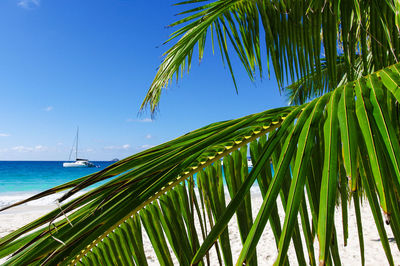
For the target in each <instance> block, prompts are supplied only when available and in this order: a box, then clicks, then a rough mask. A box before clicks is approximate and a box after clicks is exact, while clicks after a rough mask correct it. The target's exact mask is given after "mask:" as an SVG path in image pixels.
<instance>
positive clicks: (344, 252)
mask: <svg viewBox="0 0 400 266" xmlns="http://www.w3.org/2000/svg"><path fill="white" fill-rule="evenodd" d="M252 199H253V200H252V204H253V214H254V217H255V215H256V213H257V209H258V207H259V206H260V205H261V202H262V198H261V195H260V194H258V193H254V192H253V193H252ZM54 208H56V205H54V204H53V205H51V204H48V205H42V206H35V205H34V204H33V203H30V205H28V206H27V205H25V206H19V207H16V208H14V209H10V210H7V211H4V212H2V213H0V237H2V236H4V235H6V234H8V233H10V232H12V231H13V230H15V229H17V228H18V227H20V226H22V225H24V224H26V223H28V222H29V221H32V220H34V219H36V218H38V217H40V216H41V215H44V214H45V213H46V212H48V211H50V210H52V209H54ZM280 210H281V211H282V207H280ZM361 211H362V222H363V231H364V241H365V242H364V245H365V262H366V265H388V262H387V259H386V256H385V253H384V251H383V248H382V245H381V243H380V241H379V234H378V231H377V230H376V227H375V223H374V219H373V216H372V214H371V211H370V209H369V206H368V204H367V202H366V201H364V205H363V206H362V209H361ZM281 213H282V212H281ZM335 220H336V225H337V234H338V241H339V252H340V255H341V262H342V265H361V263H360V251H359V242H358V235H357V226H356V219H355V213H354V207H353V206H352V205H351V206H350V207H349V238H348V243H347V247H344V246H343V231H342V225H341V210H340V208H337V209H336V213H335ZM281 222H283V216H282V218H281ZM386 230H387V233H388V237H389V239H391V241H390V247H391V250H392V254H393V259H394V262H395V265H400V252H399V251H398V249H397V246H396V243H395V242H394V240H393V235H392V232H391V230H390V227H389V226H387V225H386ZM229 231H230V238H231V244H232V252H233V259H234V261H235V259H237V257H238V255H239V252H240V249H241V246H242V244H241V241H240V235H239V232H238V230H237V223H236V217H234V219H233V220H232V221H231V222H230V224H229ZM144 235H145V234H144ZM303 242H304V239H303ZM314 245H315V255H316V257H318V241H317V240H316V239H315V242H314ZM144 246H145V253H146V256H147V259H148V263H149V265H159V264H158V262H157V257H156V255H155V253H154V252H153V250H152V247H151V244H150V241H149V239H148V238H147V236H146V235H145V236H144ZM303 247H304V248H306V246H305V242H304V243H303ZM257 253H258V262H259V265H272V264H273V262H274V260H275V258H276V256H277V249H276V246H275V241H274V238H273V233H272V230H271V228H270V227H269V225H267V227H266V229H265V231H264V233H263V235H262V237H261V240H260V243H259V245H258V248H257ZM306 259H308V258H306ZM317 259H318V258H317ZM289 260H290V263H291V265H296V264H297V260H296V255H295V250H294V248H293V246H291V247H290V249H289ZM174 261H175V262H176V265H178V262H177V261H176V259H175V258H174ZM0 262H4V260H2V261H0ZM210 262H211V265H218V259H217V256H216V254H215V249H214V248H212V250H211V252H210Z"/></svg>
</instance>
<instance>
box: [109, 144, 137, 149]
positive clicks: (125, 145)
mask: <svg viewBox="0 0 400 266" xmlns="http://www.w3.org/2000/svg"><path fill="white" fill-rule="evenodd" d="M130 147H131V145H130V144H124V145H121V146H118V145H111V146H106V147H104V149H105V150H128V149H129V148H130Z"/></svg>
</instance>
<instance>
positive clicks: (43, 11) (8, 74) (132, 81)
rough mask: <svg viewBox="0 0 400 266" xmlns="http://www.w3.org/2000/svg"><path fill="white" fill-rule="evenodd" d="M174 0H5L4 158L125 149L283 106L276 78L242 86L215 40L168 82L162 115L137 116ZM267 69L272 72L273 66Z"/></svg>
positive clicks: (102, 154) (0, 119) (100, 156)
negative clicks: (213, 47)
mask: <svg viewBox="0 0 400 266" xmlns="http://www.w3.org/2000/svg"><path fill="white" fill-rule="evenodd" d="M173 3H174V1H166V0H149V1H131V0H114V1H111V0H108V1H106V0H97V1H92V0H85V1H81V0H80V1H78V0H2V1H0V91H1V97H0V160H66V159H68V155H69V151H70V149H71V145H72V141H73V138H74V135H75V132H76V127H77V126H79V128H80V143H79V145H80V149H79V153H80V154H81V156H83V157H88V158H89V159H90V160H109V159H112V158H115V157H117V158H123V157H126V156H128V155H131V154H134V153H137V152H139V151H141V150H143V149H146V148H148V147H151V146H154V145H157V144H160V143H162V142H165V141H168V140H171V139H173V138H176V137H178V136H180V135H182V134H185V133H187V132H189V131H191V130H194V129H196V128H199V127H201V126H204V125H207V124H209V123H212V122H216V121H221V120H227V119H233V118H237V117H241V116H244V115H247V114H251V113H255V112H260V111H264V110H267V109H270V108H274V107H279V106H283V105H285V98H284V96H281V95H280V94H279V91H278V87H277V85H276V82H275V80H274V79H273V78H271V80H268V79H267V78H264V80H263V81H262V82H261V81H259V80H258V81H256V82H255V83H252V82H251V81H250V80H249V78H248V77H247V75H246V74H245V73H244V71H243V69H242V68H241V67H240V63H239V62H238V61H237V60H233V64H234V69H235V71H236V73H237V83H238V88H239V94H236V92H235V88H234V85H233V82H232V79H231V77H230V74H229V71H228V69H227V68H224V66H223V64H222V61H221V57H220V55H219V54H218V53H217V54H215V55H212V53H211V45H210V43H208V44H209V45H208V52H207V53H206V56H205V58H204V59H203V61H202V63H201V64H200V65H199V64H198V63H197V62H194V63H193V67H192V69H191V72H190V73H189V74H185V75H184V77H183V79H180V80H179V82H178V84H176V83H175V82H173V83H172V86H171V87H169V88H168V90H167V91H165V92H164V93H163V95H162V98H161V104H160V111H159V112H158V114H157V116H156V118H155V120H153V121H152V120H151V119H149V117H150V115H149V113H148V112H147V113H143V114H141V115H140V116H138V111H139V107H140V104H141V102H142V100H143V98H144V96H145V94H146V92H147V89H148V88H149V86H150V84H151V81H152V79H153V77H154V75H155V73H156V69H157V66H158V65H159V64H160V63H161V60H162V53H163V52H164V51H165V50H166V49H167V46H164V45H162V43H163V42H164V41H165V40H166V39H167V38H168V36H169V34H171V33H172V31H173V29H171V28H166V26H167V25H168V24H170V23H172V22H174V21H175V20H176V19H177V18H179V17H176V16H175V14H176V13H178V12H179V10H181V9H179V8H177V7H174V6H172V4H173ZM265 76H267V75H265Z"/></svg>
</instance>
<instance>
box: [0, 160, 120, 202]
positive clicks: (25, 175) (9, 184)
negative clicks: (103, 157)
mask: <svg viewBox="0 0 400 266" xmlns="http://www.w3.org/2000/svg"><path fill="white" fill-rule="evenodd" d="M92 163H93V164H95V165H96V166H98V167H93V168H64V167H63V166H62V164H63V161H0V208H2V207H5V206H8V205H10V204H12V203H15V202H17V201H20V200H23V199H25V198H28V197H30V196H33V195H34V194H36V193H38V192H41V191H44V190H46V189H49V188H52V187H55V186H57V185H61V184H64V183H66V182H69V181H72V180H74V179H77V178H79V177H83V176H86V175H89V174H91V173H95V172H97V171H99V170H101V169H104V168H105V167H107V166H109V165H111V164H112V163H113V162H110V161H92ZM58 197H60V195H52V196H49V197H46V198H42V199H39V200H36V201H35V202H32V203H28V205H29V204H32V205H38V206H40V205H48V204H49V203H53V202H54V201H55V200H56V199H57V198H58Z"/></svg>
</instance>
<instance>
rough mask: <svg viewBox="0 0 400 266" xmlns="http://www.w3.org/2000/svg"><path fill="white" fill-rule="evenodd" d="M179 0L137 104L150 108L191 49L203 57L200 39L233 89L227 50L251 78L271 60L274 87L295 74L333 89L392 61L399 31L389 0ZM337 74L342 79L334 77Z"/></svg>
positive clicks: (187, 64)
mask: <svg viewBox="0 0 400 266" xmlns="http://www.w3.org/2000/svg"><path fill="white" fill-rule="evenodd" d="M339 3H340V4H339ZM180 5H181V6H188V10H187V11H184V12H182V13H181V15H182V16H184V17H183V18H182V19H180V20H179V21H177V22H175V23H173V24H172V25H171V26H174V27H178V26H180V27H181V28H179V29H177V30H176V31H175V32H174V33H172V34H171V38H170V39H169V40H168V42H174V44H173V45H172V47H171V48H169V49H168V50H167V51H166V52H165V54H164V56H165V57H164V60H163V62H162V63H161V65H160V67H159V69H158V71H157V74H156V76H155V78H154V80H153V82H152V84H151V87H150V89H149V90H148V92H147V95H146V97H145V99H144V101H143V103H142V106H141V109H143V108H145V107H146V106H149V107H150V110H151V112H152V113H154V112H155V110H156V108H157V106H158V102H159V100H160V96H161V92H162V89H164V88H166V87H167V86H168V83H169V82H170V81H171V80H172V78H173V77H174V76H176V78H177V79H178V77H179V74H180V73H183V72H185V71H189V70H190V66H191V62H192V57H193V55H194V53H195V50H196V47H197V49H198V56H199V60H200V61H201V60H202V58H203V55H204V51H205V49H206V48H207V41H206V40H207V39H211V46H212V50H213V51H214V46H215V45H216V44H217V46H218V48H219V49H218V50H219V52H220V54H221V56H222V60H223V61H224V62H225V63H226V64H227V66H228V69H229V71H230V73H231V75H232V78H233V83H234V85H235V87H236V90H237V89H238V88H237V86H236V81H235V76H234V70H233V65H232V63H231V57H232V56H233V55H236V56H238V58H239V59H240V61H241V63H242V66H243V67H244V69H245V71H246V72H247V74H248V76H249V77H250V79H251V80H254V79H255V77H256V70H257V69H258V72H259V75H260V76H262V75H263V65H264V64H267V66H268V67H267V69H268V73H269V71H270V69H269V63H270V62H272V65H273V70H274V72H275V77H276V79H277V82H278V86H279V87H280V88H283V87H285V84H287V83H289V82H291V83H293V82H296V81H298V80H302V83H303V84H309V83H310V82H313V83H314V82H316V84H321V85H323V84H324V81H326V80H327V77H328V79H329V82H328V83H326V84H325V85H327V86H328V88H329V90H332V89H333V88H336V86H337V84H338V83H339V82H341V81H344V82H346V81H352V80H355V79H357V78H358V77H359V76H360V73H363V75H366V74H368V73H372V72H373V71H374V70H378V69H381V68H382V67H386V66H389V65H391V64H394V63H396V62H398V57H399V47H400V43H399V42H400V41H399V40H400V38H399V37H400V36H399V31H398V30H396V27H395V25H398V23H397V22H396V19H398V17H399V16H398V14H397V13H398V12H397V11H396V9H395V8H394V6H395V4H393V3H392V1H390V0H388V1H371V2H368V1H353V0H346V1H340V2H337V1H311V0H309V1H299V2H296V1H261V0H257V1H251V0H241V1H239V0H229V1H226V0H219V1H213V2H207V3H203V1H186V2H182V3H180ZM193 5H194V7H193ZM396 6H397V4H396ZM191 7H192V8H191ZM396 23H397V24H396ZM262 39H264V42H262ZM215 43H216V44H215ZM262 47H265V48H266V51H265V54H264V53H263V52H262V51H261V50H262V49H261V48H262ZM321 57H323V58H325V59H326V63H325V65H321ZM338 57H343V61H342V62H343V64H337V59H338ZM368 57H370V59H368ZM355 66H357V67H355ZM323 72H325V73H323ZM343 73H346V76H347V77H346V79H345V80H343V79H341V78H342V77H343ZM342 84H344V83H342ZM317 87H319V86H317ZM323 87H324V88H326V86H323ZM307 88H309V86H307V87H305V89H307ZM320 89H322V88H320ZM297 94H298V95H299V94H300V93H297ZM304 94H305V95H307V93H304Z"/></svg>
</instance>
